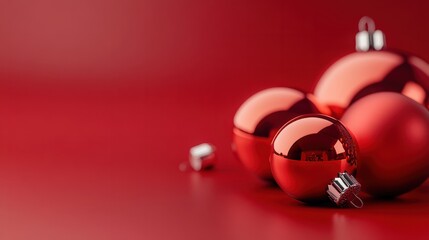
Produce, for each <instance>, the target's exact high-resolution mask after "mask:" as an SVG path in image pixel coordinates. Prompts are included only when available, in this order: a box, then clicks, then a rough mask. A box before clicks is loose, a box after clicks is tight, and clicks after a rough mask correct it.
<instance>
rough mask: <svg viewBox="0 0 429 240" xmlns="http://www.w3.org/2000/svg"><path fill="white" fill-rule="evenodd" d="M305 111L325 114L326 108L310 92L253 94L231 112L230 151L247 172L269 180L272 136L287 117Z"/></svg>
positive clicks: (274, 90)
mask: <svg viewBox="0 0 429 240" xmlns="http://www.w3.org/2000/svg"><path fill="white" fill-rule="evenodd" d="M309 113H329V109H328V108H327V107H323V106H321V105H320V104H318V103H317V102H316V100H315V99H314V97H313V96H312V95H309V94H305V93H303V92H301V91H298V90H295V89H291V88H270V89H266V90H263V91H261V92H258V93H256V94H255V95H253V96H252V97H250V98H249V99H247V100H246V101H245V102H244V103H243V104H242V105H241V107H240V108H239V109H238V111H237V113H236V114H235V117H234V129H233V150H234V152H235V153H236V155H237V157H238V158H239V159H240V160H241V162H242V163H243V165H244V166H245V167H246V168H247V169H248V170H249V171H250V172H251V173H253V174H255V175H257V176H259V177H260V178H262V179H266V180H273V177H272V174H271V167H270V163H269V157H270V152H271V141H272V139H273V137H274V135H275V134H276V133H277V131H278V130H279V129H280V128H281V127H282V126H283V124H285V123H286V122H287V121H289V120H290V119H292V118H294V117H296V116H299V115H302V114H309Z"/></svg>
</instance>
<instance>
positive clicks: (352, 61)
mask: <svg viewBox="0 0 429 240" xmlns="http://www.w3.org/2000/svg"><path fill="white" fill-rule="evenodd" d="M377 92H396V93H401V94H403V95H405V96H408V97H410V98H412V99H414V100H415V101H417V102H419V103H421V104H422V105H424V106H425V107H429V64H428V63H426V62H425V61H424V60H422V59H420V58H418V57H415V56H411V55H409V54H406V53H402V52H398V51H387V50H381V51H375V50H373V51H368V52H355V53H352V54H349V55H347V56H345V57H343V58H341V59H340V60H338V61H337V62H335V63H334V64H333V65H332V66H331V67H330V68H329V69H328V70H327V71H326V72H325V73H324V74H323V75H322V77H321V78H320V80H319V82H318V84H317V86H316V88H315V90H314V95H315V96H316V97H317V98H318V99H319V100H320V102H321V103H322V104H326V105H328V106H329V107H330V108H331V109H332V110H333V112H334V113H335V116H337V117H340V116H341V115H342V114H343V112H344V111H345V110H346V109H347V108H348V107H349V106H350V105H351V104H353V103H354V102H356V101H357V100H359V99H361V98H362V97H365V96H367V95H369V94H372V93H377Z"/></svg>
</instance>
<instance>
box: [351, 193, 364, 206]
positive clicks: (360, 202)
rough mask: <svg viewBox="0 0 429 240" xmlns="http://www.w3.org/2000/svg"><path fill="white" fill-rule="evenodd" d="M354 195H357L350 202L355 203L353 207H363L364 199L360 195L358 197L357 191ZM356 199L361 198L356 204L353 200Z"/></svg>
mask: <svg viewBox="0 0 429 240" xmlns="http://www.w3.org/2000/svg"><path fill="white" fill-rule="evenodd" d="M353 195H354V196H355V197H354V199H352V200H350V202H349V203H350V204H351V205H353V207H355V208H362V207H363V201H362V199H361V198H360V197H358V196H357V195H356V194H355V193H353ZM355 199H357V200H359V205H356V204H355V203H354V202H353V200H355Z"/></svg>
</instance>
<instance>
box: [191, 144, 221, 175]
mask: <svg viewBox="0 0 429 240" xmlns="http://www.w3.org/2000/svg"><path fill="white" fill-rule="evenodd" d="M215 151H216V148H215V147H214V146H213V145H211V144H209V143H202V144H199V145H197V146H194V147H192V148H191V149H190V150H189V165H190V166H191V167H192V169H194V170H195V171H201V170H206V169H210V168H212V167H213V166H214V164H215V162H216V154H215Z"/></svg>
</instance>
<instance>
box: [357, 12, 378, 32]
mask: <svg viewBox="0 0 429 240" xmlns="http://www.w3.org/2000/svg"><path fill="white" fill-rule="evenodd" d="M359 31H368V32H370V33H373V32H374V31H375V22H374V20H373V19H372V18H370V17H368V16H363V17H362V18H361V19H360V20H359Z"/></svg>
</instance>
